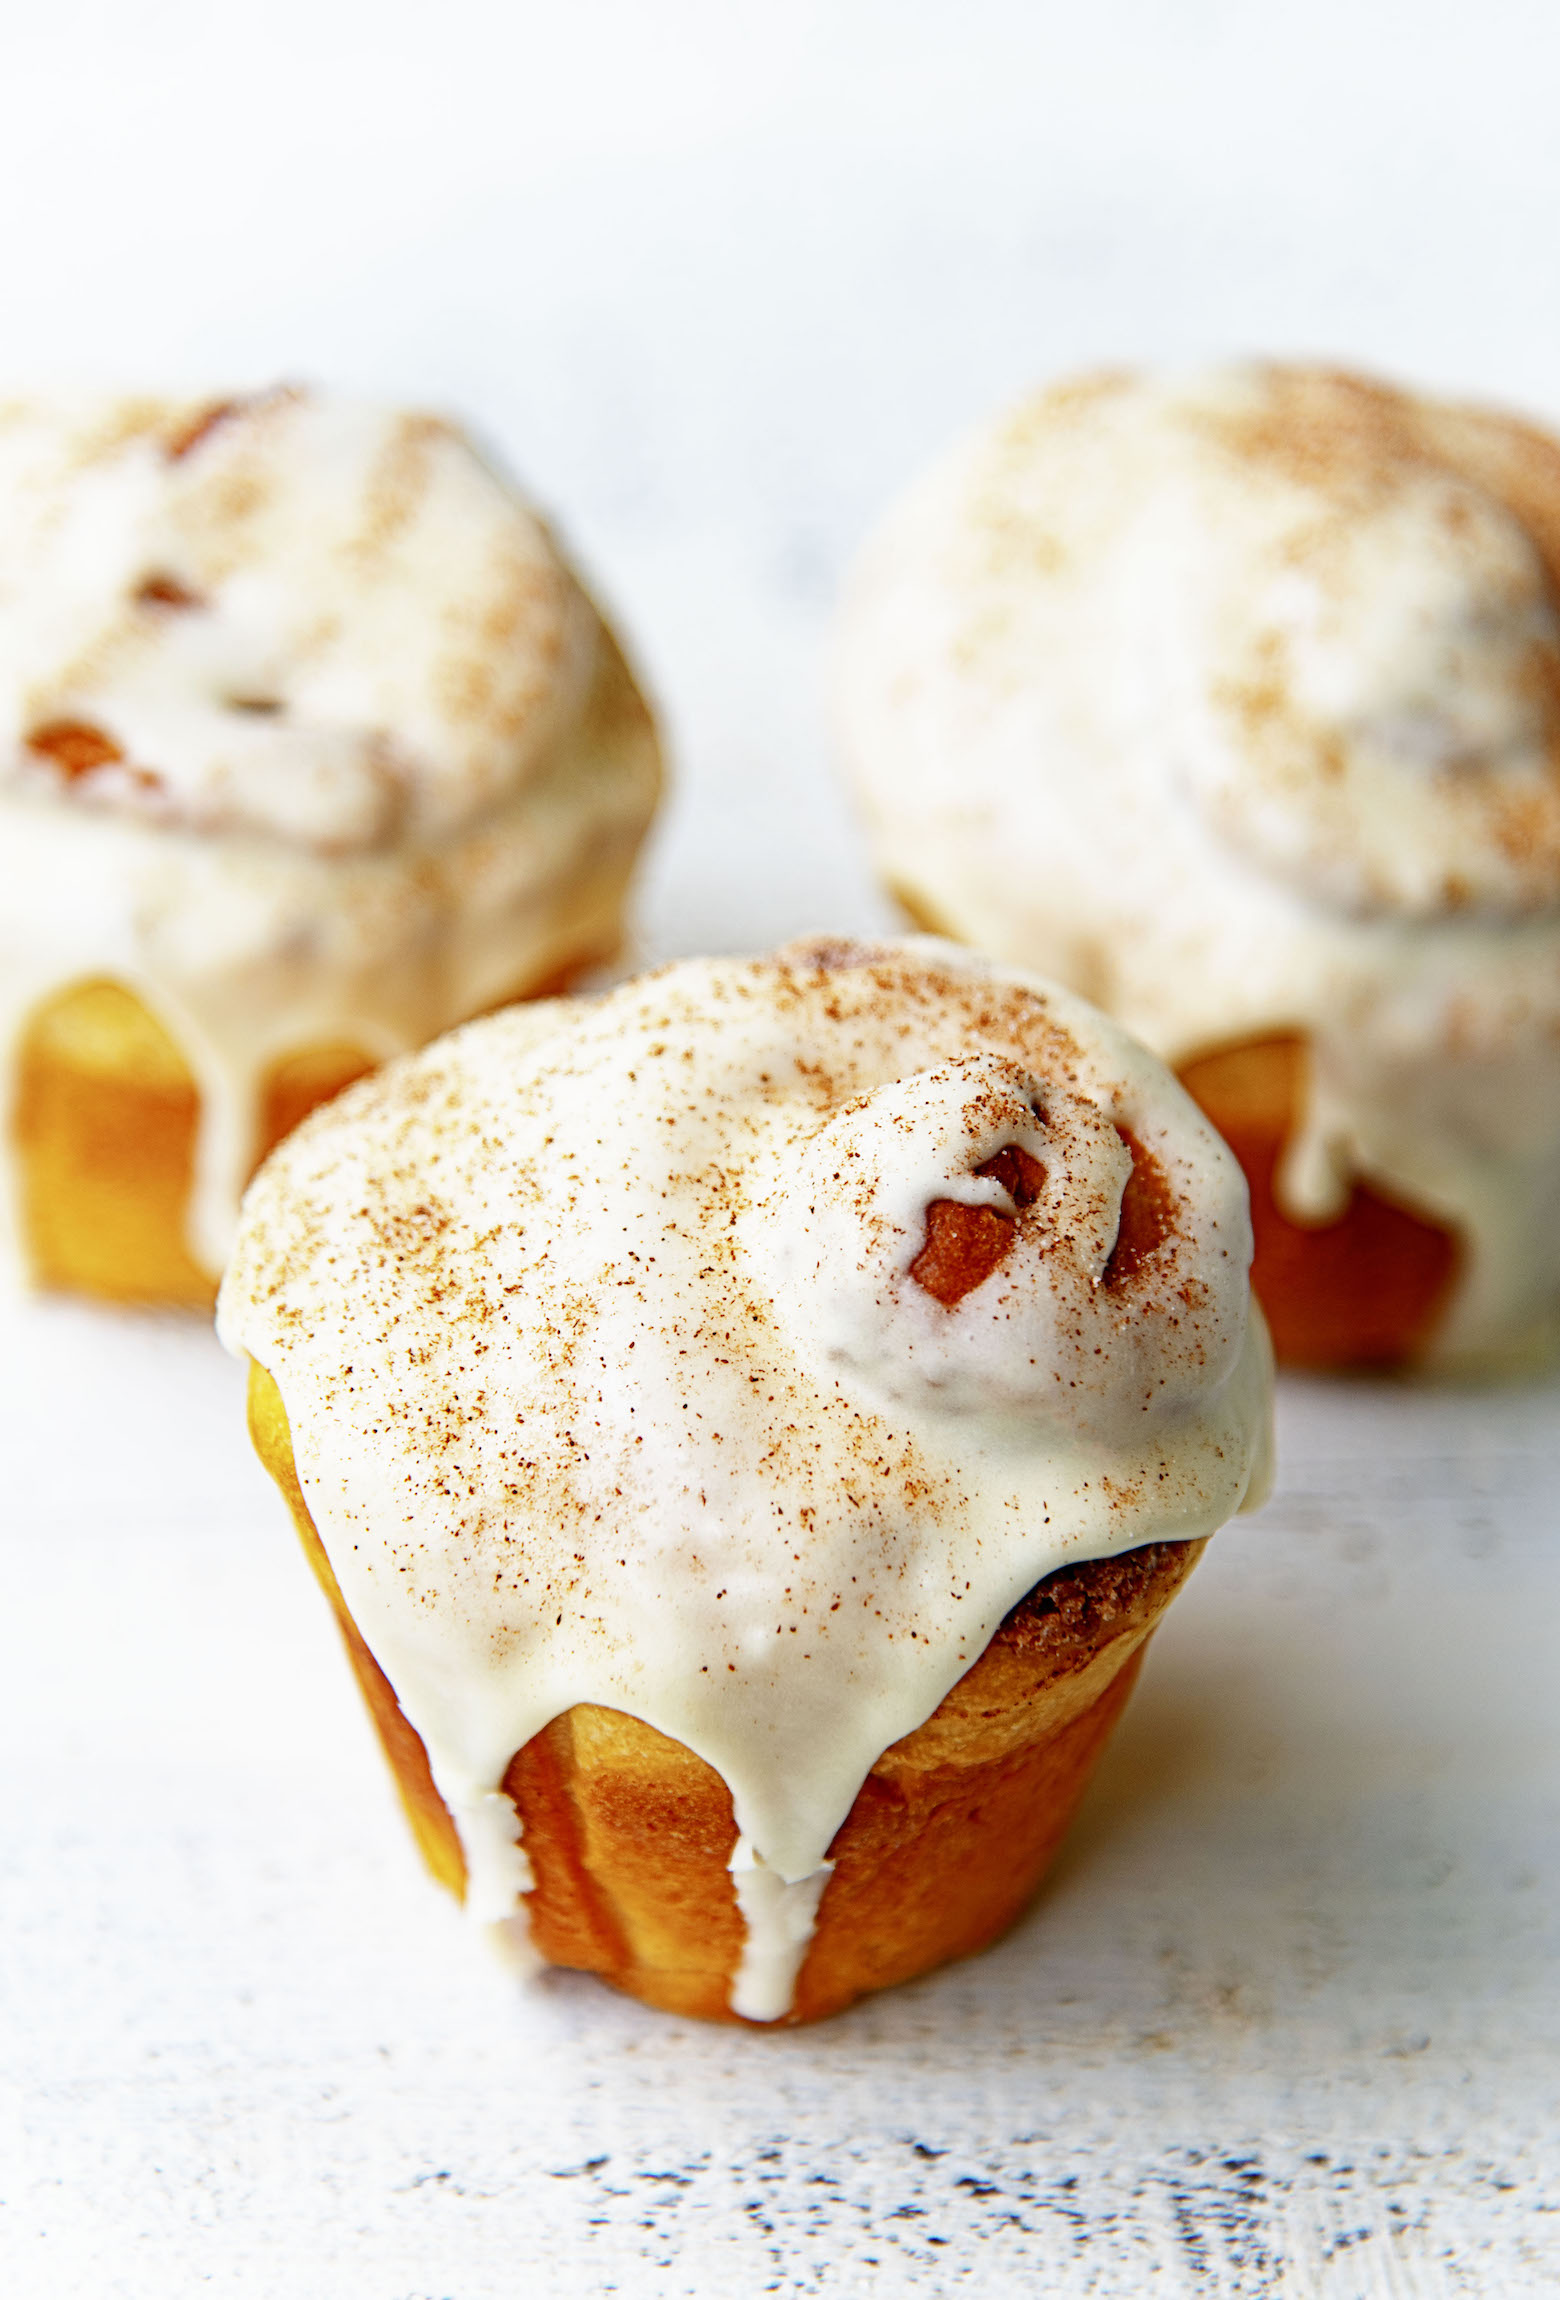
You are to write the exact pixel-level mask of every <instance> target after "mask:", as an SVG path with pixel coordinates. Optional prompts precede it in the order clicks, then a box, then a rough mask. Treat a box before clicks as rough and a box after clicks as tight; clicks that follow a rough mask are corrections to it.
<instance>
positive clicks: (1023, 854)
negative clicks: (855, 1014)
mask: <svg viewBox="0 0 1560 2300" xmlns="http://www.w3.org/2000/svg"><path fill="white" fill-rule="evenodd" d="M1557 569H1560V443H1557V442H1556V441H1555V440H1553V439H1551V438H1550V437H1549V436H1548V435H1546V434H1544V433H1542V432H1539V431H1536V430H1534V429H1532V428H1531V427H1529V426H1527V425H1525V424H1522V423H1519V422H1517V421H1515V420H1514V419H1512V418H1510V417H1506V416H1502V415H1496V414H1491V413H1486V412H1484V411H1481V410H1476V409H1469V408H1462V407H1452V406H1445V405H1440V404H1437V403H1434V402H1431V401H1428V400H1424V399H1418V398H1414V397H1411V396H1410V395H1408V394H1407V393H1404V392H1400V391H1395V390H1391V389H1388V388H1386V387H1385V386H1382V385H1379V384H1374V383H1369V382H1366V381H1363V380H1361V379H1359V378H1356V377H1352V376H1347V375H1339V374H1335V373H1331V372H1325V371H1320V370H1308V369H1291V368H1277V367H1243V368H1231V369H1227V370H1223V371H1218V372H1214V373H1212V374H1208V375H1204V376H1200V377H1196V378H1193V379H1191V380H1189V381H1173V380H1172V381H1152V380H1142V379H1137V378H1133V377H1131V376H1116V375H1107V376H1099V377H1094V378H1090V379H1086V380H1084V381H1081V382H1075V383H1071V384H1066V385H1063V386H1061V387H1059V388H1057V389H1055V390H1052V391H1049V392H1046V393H1043V394H1041V395H1040V396H1039V397H1037V398H1036V399H1034V400H1032V401H1030V402H1029V403H1028V404H1027V405H1025V406H1023V407H1021V408H1019V409H1018V410H1016V411H1015V412H1014V413H1013V414H1012V415H1010V416H1008V417H1007V418H1006V419H1004V420H1003V421H1001V422H999V423H997V424H995V425H994V426H992V427H991V428H989V429H988V430H986V431H985V432H983V433H981V434H980V435H979V436H977V437H976V438H974V439H972V440H970V441H968V442H967V443H966V444H965V445H964V446H963V447H962V448H961V449H960V450H959V451H958V452H957V453H956V454H955V455H954V456H953V457H952V458H951V459H950V460H949V461H948V462H947V463H946V464H944V465H943V466H942V467H941V468H940V469H939V470H937V471H936V472H934V473H933V474H932V475H931V476H930V477H929V478H927V479H926V480H925V481H923V482H922V484H921V485H920V486H918V487H917V488H916V489H914V490H913V491H912V493H911V494H910V496H909V497H908V498H907V499H906V501H905V502H904V503H903V504H902V505H901V506H900V508H899V509H898V510H897V511H896V512H895V513H894V514H892V515H891V517H890V518H889V519H888V521H887V522H886V524H885V526H884V528H883V531H882V532H881V534H880V535H879V536H878V537H877V538H876V540H875V541H874V542H873V543H872V545H871V546H870V547H869V549H868V551H867V552H866V554H865V556H864V559H863V562H862V565H861V568H860V571H859V574H858V577H857V579H856V582H855V584H854V587H853V591H852V594H851V597H850V599H849V602H848V605H847V609H846V613H845V616H844V621H843V628H842V634H841V643H840V656H839V677H838V694H839V726H840V732H841V739H842V746H843V751H844V755H845V760H846V764H847V766H848V769H849V772H850V774H851V776H852V779H853V781H854V784H855V787H856V790H857V793H858V796H859V799H860V803H861V806H862V808H863V811H864V814H865V817H866V821H867V826H868V830H869V833H870V836H871V838H872V841H873V844H874V847H875V850H876V853H877V857H878V860H879V864H880V867H881V869H882V872H883V875H884V877H885V879H886V880H887V881H888V883H889V884H890V886H891V887H892V888H893V889H894V890H895V891H896V893H897V894H898V895H899V896H900V898H901V899H902V900H903V902H904V903H905V905H906V907H907V908H908V909H909V910H910V911H911V913H912V914H913V915H914V916H916V917H917V918H918V919H920V920H921V921H923V922H925V923H929V924H935V925H937V926H938V927H940V928H941V929H943V930H944V931H946V932H949V933H952V934H955V935H958V936H959V937H961V938H963V939H966V940H969V941H971V942H974V943H976V944H979V945H981V946H983V947H985V948H987V949H989V950H991V951H992V952H994V953H995V954H996V955H998V956H1000V957H1002V958H1005V959H1010V960H1013V961H1015V962H1018V963H1022V964H1026V965H1033V966H1037V967H1040V968H1042V969H1043V970H1044V971H1046V972H1047V973H1050V974H1054V975H1056V976H1058V977H1059V978H1060V979H1062V980H1064V981H1067V982H1069V983H1071V984H1072V985H1074V986H1075V987H1076V988H1078V989H1080V990H1082V991H1083V992H1084V993H1085V994H1086V995H1088V996H1090V997H1092V998H1095V999H1097V1000H1098V1001H1099V1002H1100V1003H1101V1004H1103V1005H1104V1006H1106V1007H1107V1008H1108V1009H1109V1010H1110V1011H1111V1012H1112V1013H1113V1014H1115V1015H1117V1016H1118V1017H1119V1018H1120V1019H1121V1020H1122V1021H1124V1022H1125V1023H1126V1024H1127V1026H1128V1027H1129V1028H1130V1029H1131V1030H1133V1031H1135V1032H1136V1033H1137V1034H1138V1035H1139V1036H1140V1037H1142V1038H1143V1039H1144V1040H1145V1041H1146V1042H1147V1043H1148V1044H1149V1045H1151V1046H1152V1047H1153V1048H1154V1049H1155V1051H1156V1052H1157V1053H1159V1054H1160V1055H1161V1056H1162V1057H1163V1058H1164V1059H1165V1060H1166V1061H1168V1062H1170V1063H1171V1064H1172V1065H1174V1066H1175V1067H1176V1068H1177V1069H1179V1070H1180V1071H1181V1073H1182V1075H1183V1077H1184V1078H1185V1080H1186V1083H1187V1084H1188V1086H1189V1087H1190V1089H1191V1091H1192V1092H1193V1093H1194V1095H1195V1096H1196V1097H1197V1099H1198V1100H1199V1101H1200V1102H1201V1103H1202V1105H1203V1107H1204V1108H1205V1109H1206V1110H1207V1111H1208V1112H1209V1114H1210V1116H1212V1117H1213V1118H1214V1120H1215V1122H1216V1123H1217V1124H1219V1125H1220V1127H1221V1128H1222V1129H1223V1131H1224V1132H1225V1133H1226V1135H1227V1136H1228V1138H1229V1139H1230V1141H1231V1143H1232V1145H1233V1146H1234V1147H1235V1149H1236V1150H1237V1152H1238V1154H1239V1155H1240V1157H1241V1160H1242V1163H1243V1164H1244V1166H1245V1168H1246V1171H1247V1175H1248V1179H1249V1181H1250V1183H1251V1187H1252V1197H1253V1216H1254V1221H1255V1226H1256V1237H1257V1253H1256V1263H1255V1271H1254V1282H1255V1284H1256V1286H1257V1290H1258V1293H1259V1294H1260V1295H1261V1297H1262V1299H1263V1302H1264V1305H1265V1307H1266V1308H1267V1311H1268V1315H1269V1319H1270V1321H1271V1323H1272V1326H1273V1331H1274V1338H1275V1342H1276V1344H1277V1347H1278V1350H1279V1354H1280V1355H1281V1356H1284V1355H1288V1356H1290V1357H1293V1358H1297V1359H1301V1360H1307V1361H1310V1362H1313V1363H1322V1364H1335V1363H1344V1362H1349V1361H1358V1360H1388V1361H1402V1360H1410V1359H1424V1358H1440V1359H1459V1358H1460V1359H1470V1360H1485V1361H1488V1360H1499V1359H1503V1358H1513V1357H1520V1356H1522V1355H1524V1354H1526V1353H1529V1352H1531V1351H1532V1350H1534V1349H1535V1348H1537V1347H1540V1346H1542V1345H1544V1344H1545V1343H1546V1342H1547V1341H1548V1340H1549V1339H1550V1338H1551V1337H1552V1334H1553V1331H1554V1326H1555V1318H1556V1311H1557V1305H1560V615H1557V607H1556V588H1555V585H1556V572H1557Z"/></svg>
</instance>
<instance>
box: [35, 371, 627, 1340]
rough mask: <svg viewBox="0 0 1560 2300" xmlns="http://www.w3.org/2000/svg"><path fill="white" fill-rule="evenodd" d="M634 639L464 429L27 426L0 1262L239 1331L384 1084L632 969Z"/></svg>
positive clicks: (205, 416)
mask: <svg viewBox="0 0 1560 2300" xmlns="http://www.w3.org/2000/svg"><path fill="white" fill-rule="evenodd" d="M659 775H660V767H659V755H658V747H657V741H656V735H655V729H654V727H653V725H652V723H651V719H650V715H649V712H648V710H647V709H646V706H645V704H644V701H643V699H642V698H641V696H640V694H639V691H638V689H637V687H636V685H635V682H634V679H633V677H632V675H631V673H630V671H629V669H628V667H627V665H626V663H625V661H624V658H623V656H622V654H621V652H620V650H619V648H618V646H617V643H616V641H615V640H614V638H613V636H612V634H611V632H610V631H609V630H608V629H607V627H606V625H605V624H604V623H603V622H602V620H601V618H600V616H599V615H598V614H597V612H596V610H595V608H594V607H593V606H592V604H591V602H590V600H589V599H588V598H587V596H586V594H585V592H584V591H583V590H582V588H581V586H580V584H579V582H578V580H577V579H576V577H575V576H574V574H573V573H572V571H571V570H570V568H569V566H568V564H567V562H566V561H565V560H564V558H563V557H562V555H561V554H560V552H559V549H558V546H557V544H556V543H555V541H554V540H553V538H552V536H551V535H550V534H549V532H548V530H547V528H546V527H545V526H544V525H543V524H542V522H541V521H540V519H539V518H538V517H537V516H536V514H535V513H534V512H533V511H532V510H531V509H530V508H529V507H528V506H527V504H526V503H525V502H524V501H523V500H522V499H521V498H520V496H519V495H518V494H517V493H516V491H515V489H514V488H513V486H512V485H511V484H510V483H509V482H508V481H507V480H506V479H504V478H502V477H501V476H500V475H499V474H497V473H496V472H495V471H494V470H493V469H492V468H490V467H489V465H488V464H486V463H485V462H484V461H483V460H482V458H481V457H480V456H479V454H478V453H477V452H476V450H475V449H474V448H473V446H472V445H471V443H470V441H469V440H467V439H466V438H465V437H464V436H463V435H462V433H461V432H460V431H459V430H458V429H456V427H455V426H454V425H453V424H451V423H448V422H446V421H444V420H443V419H442V418H439V417H437V416H430V415H422V414H415V413H406V412H397V411H391V410H385V409H380V408H374V407H368V406H363V405H359V404H356V403H353V402H350V401H340V400H336V399H333V398H331V397H329V396H328V395H320V394H315V393H311V392H305V391H298V390H278V391H272V392H267V393H263V394H259V395H256V396H253V397H250V398H247V399H234V400H226V401H221V402H215V403H185V402H174V401H167V400H156V399H90V400H80V401H70V402H62V403H49V404H45V403H42V402H37V401H28V402H19V401H18V402H4V403H0V1095H3V1102H4V1107H5V1111H6V1114H7V1126H6V1131H5V1137H4V1141H3V1144H0V1166H3V1176H0V1179H3V1181H4V1184H5V1187H4V1188H3V1190H0V1209H3V1211H0V1245H7V1246H9V1248H10V1249H11V1258H12V1260H13V1261H14V1262H15V1263H16V1265H17V1266H18V1269H19V1271H20V1273H21V1274H22V1275H23V1276H24V1277H28V1278H31V1279H32V1280H33V1281H35V1282H37V1283H41V1284H45V1285H59V1286H67V1287H74V1288H77V1289H80V1290H82V1291H85V1292H87V1293H90V1294H96V1295H100V1296H108V1297H112V1298H116V1299H120V1300H129V1301H150V1302H184V1303H192V1304H194V1303H204V1304H208V1305H209V1304H210V1302H211V1301H212V1299H213V1298H214V1295H215V1290H216V1279H217V1276H218V1274H219V1272H220V1270H221V1267H222V1262H223V1259H224V1257H225V1254H226V1250H227V1245H228V1242H229V1239H230V1237H231V1234H232V1227H233V1221H234V1216H235V1214H236V1211H237V1204H238V1199H239V1196H240V1194H241V1193H242V1190H243V1187H244V1184H245V1182H246V1181H247V1179H248V1177H249V1175H250V1173H251V1172H252V1171H253V1169H254V1167H255V1165H256V1164H257V1163H258V1161H259V1159H260V1157H261V1156H262V1155H263V1154H264V1152H265V1151H266V1150H267V1149H268V1148H269V1147H270V1146H271V1145H272V1144H273V1143H274V1142H275V1141H277V1140H279V1139H280V1137H281V1136H282V1135H283V1134H285V1133H286V1132H287V1130H288V1129H289V1127H291V1126H293V1125H295V1124H296V1123H297V1120H298V1119H299V1118H300V1117H301V1116H302V1115H303V1113H304V1112H305V1111H306V1110H308V1109H310V1108H312V1107H313V1105H314V1104H315V1103H317V1102H319V1101H320V1100H322V1099H324V1098H326V1097H327V1096H329V1095H330V1094H333V1093H335V1092H336V1091H338V1090H339V1089H340V1087H341V1086H342V1085H344V1084H345V1083H346V1082H347V1081H348V1080H349V1079H351V1078H354V1077H356V1076H358V1075H360V1074H361V1073H362V1072H363V1071H364V1070H366V1069H368V1068H369V1067H371V1066H372V1065H373V1064H375V1063H377V1062H380V1061H382V1060H384V1059H385V1058H386V1057H387V1056H388V1055H391V1054H394V1053H398V1052H401V1051H403V1050H405V1049H407V1048H410V1047H413V1046H417V1045H420V1044H422V1043H423V1042H424V1041H425V1040H427V1039H429V1038H431V1037H433V1036H434V1035H435V1034H436V1033H437V1032H438V1031H440V1030H443V1029H446V1028H447V1027H449V1025H450V1024H452V1023H454V1022H457V1021H460V1020H463V1019H465V1018H466V1017H468V1016H470V1015H472V1014H475V1013H478V1012H481V1011H483V1010H485V1009H487V1008H489V1007H492V1006H495V1005H497V1004H499V1003H501V1002H503V1001H505V1000H507V999H510V998H515V997H522V996H532V995H536V994H537V993H539V992H546V991H550V990H555V989H557V988H559V987H560V986H562V985H564V984H567V983H568V982H570V981H573V980H574V979H576V978H577V977H578V976H579V974H580V973H581V972H583V971H584V970H587V969H589V968H590V967H592V966H594V965H596V964H598V963H599V962H601V961H602V960H603V959H605V958H609V957H611V956H612V955H613V954H614V953H615V952H616V950H617V948H618V946H619V943H620V941H621V937H622V917H623V905H624V899H625V893H626V889H627V886H628V881H629V877H630V873H631V871H632V868H633V864H634V860H635V857H636V854H637V852H638V849H639V845H640V842H641V839H642V837H643V835H644V831H645V828H646V826H647V824H648V822H649V820H650V817H651V815H652V813H653V810H654V807H655V803H656V795H657V790H658V785H659Z"/></svg>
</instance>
